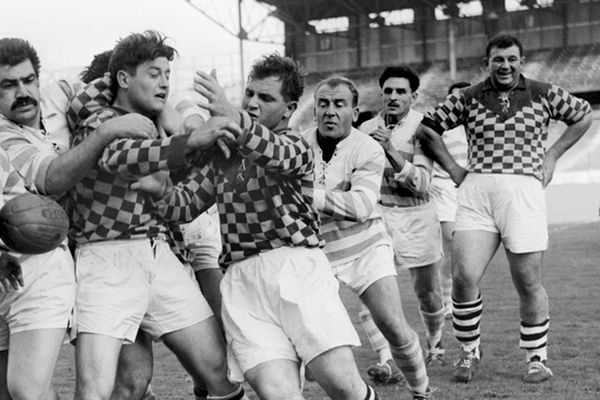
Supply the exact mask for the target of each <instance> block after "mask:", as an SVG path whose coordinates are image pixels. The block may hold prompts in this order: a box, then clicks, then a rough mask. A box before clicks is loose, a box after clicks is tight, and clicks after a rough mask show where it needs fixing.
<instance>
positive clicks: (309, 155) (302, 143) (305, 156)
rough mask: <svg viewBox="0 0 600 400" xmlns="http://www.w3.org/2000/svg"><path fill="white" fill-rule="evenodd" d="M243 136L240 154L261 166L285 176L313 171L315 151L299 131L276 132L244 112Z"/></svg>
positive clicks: (240, 143)
mask: <svg viewBox="0 0 600 400" xmlns="http://www.w3.org/2000/svg"><path fill="white" fill-rule="evenodd" d="M240 116H241V118H240V119H241V121H242V123H241V127H242V129H243V135H242V136H241V137H240V138H239V139H238V143H239V147H238V151H239V152H240V154H241V155H242V156H243V157H245V158H247V159H248V160H250V161H251V162H253V163H255V164H257V165H259V166H260V167H261V168H263V169H265V170H267V171H270V172H272V173H276V174H279V175H285V176H304V175H306V174H311V173H312V168H313V151H312V149H311V148H310V145H309V144H308V142H307V141H306V140H305V139H304V138H302V137H301V136H300V135H299V134H295V133H290V132H287V133H280V134H277V133H275V132H272V131H271V130H269V129H268V128H266V127H265V126H263V125H260V124H257V123H254V122H253V121H252V119H251V118H250V115H248V113H246V112H245V111H242V112H240Z"/></svg>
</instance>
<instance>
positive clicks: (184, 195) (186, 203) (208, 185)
mask: <svg viewBox="0 0 600 400" xmlns="http://www.w3.org/2000/svg"><path fill="white" fill-rule="evenodd" d="M214 168H215V167H214V166H213V163H212V161H211V162H209V163H207V164H206V165H203V166H201V167H200V166H194V167H192V168H191V169H190V172H189V173H188V175H187V177H186V178H185V179H183V180H182V181H180V182H178V183H177V184H176V185H173V184H167V185H163V183H162V181H160V180H153V179H140V180H138V181H136V182H134V183H132V184H131V185H130V188H131V189H133V190H139V191H144V192H146V193H149V194H150V195H151V196H152V198H153V199H154V200H155V209H156V211H157V213H158V214H159V215H160V216H161V217H162V218H163V219H164V220H166V221H169V222H177V223H184V222H190V221H192V220H193V219H195V218H196V217H198V216H199V215H200V214H202V213H203V212H204V211H206V210H208V209H209V208H210V207H211V206H212V205H213V204H214V203H215V187H214V184H213V181H214Z"/></svg>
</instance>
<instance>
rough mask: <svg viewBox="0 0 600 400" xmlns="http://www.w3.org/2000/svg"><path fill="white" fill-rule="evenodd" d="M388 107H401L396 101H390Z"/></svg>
mask: <svg viewBox="0 0 600 400" xmlns="http://www.w3.org/2000/svg"><path fill="white" fill-rule="evenodd" d="M387 105H388V106H399V105H400V103H398V102H397V101H396V100H390V101H388V102H387Z"/></svg>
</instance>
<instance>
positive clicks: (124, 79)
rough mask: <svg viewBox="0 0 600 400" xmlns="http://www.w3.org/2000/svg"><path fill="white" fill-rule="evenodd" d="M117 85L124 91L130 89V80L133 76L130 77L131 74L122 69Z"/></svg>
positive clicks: (118, 73)
mask: <svg viewBox="0 0 600 400" xmlns="http://www.w3.org/2000/svg"><path fill="white" fill-rule="evenodd" d="M116 78H117V85H119V87H120V88H123V89H127V88H128V87H129V78H131V75H129V72H127V71H125V70H122V69H120V70H119V71H118V72H117V76H116Z"/></svg>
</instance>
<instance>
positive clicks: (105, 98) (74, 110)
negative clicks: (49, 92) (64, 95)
mask: <svg viewBox="0 0 600 400" xmlns="http://www.w3.org/2000/svg"><path fill="white" fill-rule="evenodd" d="M110 86H111V79H110V76H109V75H104V76H103V77H100V78H96V79H94V80H93V81H91V82H90V83H89V84H87V85H84V86H83V87H82V88H81V89H79V90H78V91H77V92H76V93H75V96H73V98H72V99H71V102H70V103H69V108H68V110H67V123H68V124H69V128H70V129H71V131H76V130H78V129H80V128H81V126H82V124H83V122H84V121H85V120H87V119H88V117H89V116H90V115H92V114H93V113H94V112H96V111H99V110H100V109H102V108H104V107H106V106H108V105H109V104H111V103H112V101H113V99H114V96H113V93H112V91H111V90H110Z"/></svg>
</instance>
